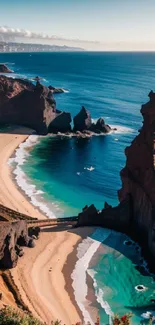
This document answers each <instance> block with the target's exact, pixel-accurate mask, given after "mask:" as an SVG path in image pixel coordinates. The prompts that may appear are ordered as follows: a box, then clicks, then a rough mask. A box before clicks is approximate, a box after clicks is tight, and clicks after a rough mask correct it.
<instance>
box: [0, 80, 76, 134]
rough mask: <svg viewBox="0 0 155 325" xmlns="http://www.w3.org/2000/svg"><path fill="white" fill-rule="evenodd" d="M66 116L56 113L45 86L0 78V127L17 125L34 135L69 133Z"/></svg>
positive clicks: (49, 93)
mask: <svg viewBox="0 0 155 325" xmlns="http://www.w3.org/2000/svg"><path fill="white" fill-rule="evenodd" d="M70 122H71V117H70V114H69V113H63V112H61V111H58V110H56V102H55V100H54V98H53V95H52V92H51V90H50V89H49V88H48V87H45V86H42V85H41V84H40V83H37V85H36V86H34V85H33V84H32V83H31V82H29V81H25V80H21V79H12V78H7V77H5V76H0V124H8V123H9V124H19V125H24V126H27V127H30V128H32V129H34V130H36V131H37V133H38V134H47V133H48V131H49V127H50V131H51V132H55V131H60V132H67V131H70V129H71V127H70Z"/></svg>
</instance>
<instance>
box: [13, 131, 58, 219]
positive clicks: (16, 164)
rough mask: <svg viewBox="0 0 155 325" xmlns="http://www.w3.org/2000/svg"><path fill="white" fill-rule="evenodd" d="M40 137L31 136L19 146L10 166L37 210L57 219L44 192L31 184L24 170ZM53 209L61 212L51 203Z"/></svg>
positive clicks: (18, 182) (19, 184)
mask: <svg viewBox="0 0 155 325" xmlns="http://www.w3.org/2000/svg"><path fill="white" fill-rule="evenodd" d="M39 139H40V136H37V135H30V136H29V137H28V138H27V140H26V141H25V142H23V143H21V144H20V145H19V147H18V148H17V149H16V151H15V156H14V157H13V158H10V159H9V160H8V164H9V165H10V166H11V167H13V174H14V175H15V180H16V182H17V184H18V186H19V187H20V188H21V189H22V190H23V191H24V193H25V194H26V195H27V196H28V197H29V198H30V202H31V203H32V204H33V205H34V206H35V207H37V208H39V209H40V210H41V211H42V212H43V213H44V214H45V215H46V216H47V217H49V218H55V217H56V216H55V214H54V213H53V212H52V210H51V208H49V207H48V206H47V204H46V203H45V201H44V199H43V196H42V194H44V192H43V191H41V190H38V189H37V187H36V185H34V184H32V183H31V180H30V179H28V178H27V176H26V174H25V173H24V171H23V170H22V165H23V164H24V162H25V160H26V158H27V157H28V156H29V152H28V149H30V148H32V147H33V146H34V145H35V144H37V143H38V142H39ZM51 205H52V207H53V209H56V210H59V207H58V205H56V204H54V203H51Z"/></svg>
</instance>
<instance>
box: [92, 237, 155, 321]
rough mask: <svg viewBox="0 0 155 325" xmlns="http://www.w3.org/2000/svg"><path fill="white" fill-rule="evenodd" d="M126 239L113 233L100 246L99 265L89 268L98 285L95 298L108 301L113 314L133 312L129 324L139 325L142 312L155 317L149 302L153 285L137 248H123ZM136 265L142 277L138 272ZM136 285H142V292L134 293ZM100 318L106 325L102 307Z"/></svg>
mask: <svg viewBox="0 0 155 325" xmlns="http://www.w3.org/2000/svg"><path fill="white" fill-rule="evenodd" d="M126 239H128V238H127V237H126V236H125V235H123V234H120V233H116V232H113V233H112V234H111V235H110V236H109V237H108V238H107V239H106V240H105V241H104V243H103V244H102V245H101V247H100V249H99V253H98V254H99V255H98V262H97V264H96V265H94V266H92V267H93V270H94V271H95V275H94V279H95V280H96V282H97V288H96V295H97V296H98V297H100V299H101V301H107V302H108V304H109V306H110V307H111V309H112V312H113V313H114V314H119V315H124V314H126V313H129V312H132V314H133V317H132V324H139V323H140V320H141V319H142V317H141V315H142V313H146V311H151V312H152V313H153V314H155V308H154V304H153V303H152V302H151V299H153V298H154V297H155V282H154V279H153V278H152V277H151V276H150V275H149V273H148V272H147V268H146V267H145V261H142V259H141V252H137V251H136V249H138V246H135V245H132V246H125V245H124V244H123V243H124V241H125V240H126ZM136 247H137V248H136ZM142 265H144V267H143V266H142ZM139 266H141V268H142V274H141V273H140V272H139V271H138V269H137V268H138V267H139ZM138 285H143V286H144V287H145V290H144V291H137V290H136V289H135V288H136V286H138ZM99 288H100V289H101V291H99ZM100 317H101V323H102V324H105V323H107V322H108V316H107V315H106V313H105V311H104V309H103V308H102V309H100Z"/></svg>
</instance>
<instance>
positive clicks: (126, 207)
mask: <svg viewBox="0 0 155 325" xmlns="http://www.w3.org/2000/svg"><path fill="white" fill-rule="evenodd" d="M149 98H150V100H149V102H148V103H147V104H145V105H142V109H141V113H142V115H143V119H144V121H143V126H142V128H141V130H140V131H139V135H138V136H136V138H135V139H134V141H133V142H132V143H131V145H130V147H127V148H126V150H125V154H126V166H125V167H124V168H123V170H122V171H121V173H120V174H121V179H122V188H121V190H119V192H118V196H119V201H120V204H119V205H118V206H117V207H114V208H112V207H110V206H109V205H108V204H106V206H105V208H104V209H103V210H102V211H97V209H96V208H95V207H94V206H90V207H85V208H84V209H83V211H82V212H81V213H80V214H79V219H78V225H80V226H81V225H94V226H102V227H106V228H111V229H114V230H117V231H122V232H125V233H128V234H130V235H134V238H135V239H136V240H137V241H139V242H140V243H141V244H142V246H143V248H144V249H145V248H146V253H151V254H153V256H154V257H155V93H153V92H152V91H151V92H150V94H149ZM148 248H149V249H148Z"/></svg>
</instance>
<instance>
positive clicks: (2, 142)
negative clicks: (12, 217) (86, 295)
mask: <svg viewBox="0 0 155 325" xmlns="http://www.w3.org/2000/svg"><path fill="white" fill-rule="evenodd" d="M32 133H33V130H30V129H27V128H23V127H19V128H9V129H8V130H6V131H5V130H4V132H2V133H0V149H1V153H0V189H1V193H0V204H3V205H5V206H7V207H9V208H11V209H14V210H16V211H18V212H21V213H24V214H27V215H29V216H32V217H36V218H38V219H44V218H46V216H45V215H44V214H43V213H41V212H40V211H39V210H38V209H37V208H35V207H34V206H33V205H32V204H31V203H30V202H29V200H28V198H27V196H26V195H24V194H23V193H24V192H23V191H22V190H21V189H20V187H19V186H18V184H16V179H15V178H14V177H13V175H12V167H11V166H10V165H9V164H8V160H9V159H10V157H12V156H13V155H14V153H15V150H16V149H17V148H18V146H19V145H20V144H21V143H23V142H24V141H26V139H27V138H28V137H29V135H31V134H32ZM93 231H94V228H91V227H89V228H87V227H86V228H81V229H80V228H77V229H71V228H70V227H69V228H68V227H67V228H66V227H65V228H63V227H61V226H57V227H46V228H43V229H42V231H41V233H40V238H39V240H38V241H36V246H35V248H33V249H32V250H30V249H29V248H24V256H23V257H22V258H21V259H19V261H18V264H17V266H16V268H14V269H12V270H11V275H12V276H13V280H14V282H15V284H16V287H17V288H18V290H19V293H20V296H21V298H22V300H23V302H24V304H25V305H26V306H27V307H28V309H29V310H30V311H31V312H32V313H33V314H34V316H36V317H39V318H40V319H41V320H43V321H44V322H46V323H47V324H50V322H51V321H52V320H56V319H59V320H62V321H63V322H64V323H65V324H68V325H70V324H73V323H76V322H78V321H81V320H83V318H82V314H81V312H80V310H79V308H78V305H77V302H76V299H75V297H74V292H73V288H72V278H71V274H72V272H73V270H74V267H75V264H76V261H77V260H78V257H77V247H78V245H79V243H80V242H81V241H82V240H83V239H85V238H87V236H89V235H91V234H92V233H93Z"/></svg>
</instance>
